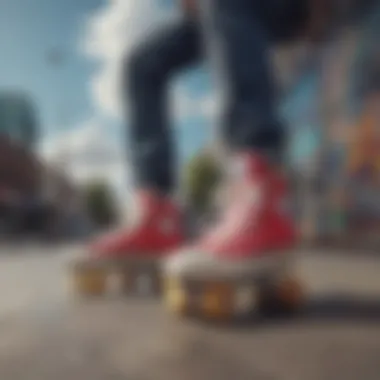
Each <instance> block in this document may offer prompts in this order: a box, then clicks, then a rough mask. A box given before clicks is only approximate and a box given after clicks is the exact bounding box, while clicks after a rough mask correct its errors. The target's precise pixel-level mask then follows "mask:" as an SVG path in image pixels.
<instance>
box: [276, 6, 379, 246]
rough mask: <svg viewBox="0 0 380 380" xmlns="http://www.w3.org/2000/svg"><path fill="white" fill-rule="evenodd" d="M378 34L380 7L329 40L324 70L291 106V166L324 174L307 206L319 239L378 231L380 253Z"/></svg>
mask: <svg viewBox="0 0 380 380" xmlns="http://www.w3.org/2000/svg"><path fill="white" fill-rule="evenodd" d="M379 35H380V5H379V4H378V5H377V6H376V8H375V9H373V10H372V12H371V14H370V15H369V16H368V17H367V18H366V19H364V20H362V21H361V22H360V23H359V24H357V25H355V27H347V28H346V29H345V30H342V31H341V33H340V34H339V35H337V36H335V37H334V38H332V39H330V42H329V43H328V44H327V45H326V46H325V47H324V49H323V51H322V54H321V55H320V57H319V58H320V65H319V70H318V69H317V70H314V71H313V72H310V73H309V74H308V75H307V76H305V77H304V78H302V80H300V82H299V86H298V87H297V88H295V90H294V91H293V92H292V93H291V94H289V96H288V98H287V99H286V102H285V104H284V108H283V111H284V115H285V117H286V119H287V120H288V122H289V125H291V130H290V132H291V136H292V137H291V144H290V148H291V149H290V156H289V158H290V162H291V163H292V165H293V166H294V167H295V168H296V169H297V170H298V172H299V173H301V174H302V172H303V174H305V172H307V171H308V170H310V168H312V167H318V169H319V170H317V175H318V176H319V178H318V181H316V182H315V183H314V184H311V185H310V184H308V185H307V192H308V196H306V197H305V199H303V202H304V209H309V210H310V209H312V210H313V213H311V214H310V215H309V216H308V217H307V218H306V219H307V220H306V221H304V222H306V223H307V224H310V223H311V224H313V228H314V235H315V237H317V238H328V239H330V238H333V240H334V239H335V238H338V240H342V241H344V240H345V239H348V238H349V237H355V239H357V237H358V236H363V238H364V239H367V237H368V233H369V232H372V233H374V234H375V235H377V236H378V237H379V241H378V243H379V246H380V45H379V44H378V36H379ZM301 177H302V176H301ZM310 219H312V220H310ZM335 240H336V239H335ZM357 240H358V239H357ZM367 240H368V239H367Z"/></svg>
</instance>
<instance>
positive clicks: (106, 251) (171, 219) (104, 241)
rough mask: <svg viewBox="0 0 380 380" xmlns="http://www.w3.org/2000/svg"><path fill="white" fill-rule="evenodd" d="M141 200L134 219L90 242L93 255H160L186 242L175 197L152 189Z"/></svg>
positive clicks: (131, 257) (143, 257) (118, 256)
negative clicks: (125, 225) (173, 200)
mask: <svg viewBox="0 0 380 380" xmlns="http://www.w3.org/2000/svg"><path fill="white" fill-rule="evenodd" d="M137 201H138V204H137V215H135V216H136V217H135V219H134V221H133V223H132V224H131V225H130V226H127V227H125V228H121V229H120V230H118V231H115V232H113V233H110V234H107V235H105V236H104V237H100V238H98V239H97V240H96V241H94V242H93V243H92V244H90V249H89V253H90V255H91V257H92V258H103V259H107V258H121V259H134V260H135V259H136V260H140V259H141V260H144V259H150V258H152V259H156V258H157V259H158V258H160V257H161V256H162V255H166V254H167V253H168V251H170V250H172V249H174V248H178V247H179V246H180V245H181V244H182V243H183V231H182V221H181V213H180V211H179V209H178V207H177V206H176V205H175V204H174V203H173V202H172V201H170V200H168V199H166V198H163V197H160V196H158V195H156V194H154V193H151V192H142V193H140V194H138V197H137Z"/></svg>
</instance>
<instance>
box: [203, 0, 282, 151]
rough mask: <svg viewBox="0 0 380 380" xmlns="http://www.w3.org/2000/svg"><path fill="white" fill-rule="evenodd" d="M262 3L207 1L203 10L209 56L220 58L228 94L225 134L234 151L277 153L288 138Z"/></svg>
mask: <svg viewBox="0 0 380 380" xmlns="http://www.w3.org/2000/svg"><path fill="white" fill-rule="evenodd" d="M260 3H261V1H259V0H206V1H204V2H203V8H202V12H201V13H202V18H203V26H204V34H205V36H206V38H207V40H208V43H209V52H210V55H211V58H214V57H215V58H216V59H218V62H217V65H215V68H219V69H220V70H219V74H220V79H221V80H222V84H223V90H224V95H225V105H224V109H225V115H224V121H223V127H222V133H223V137H224V141H226V142H228V145H229V147H230V148H231V149H232V150H238V151H241V150H251V149H254V150H257V149H259V150H266V151H267V150H272V149H273V150H279V149H280V148H281V146H282V144H283V139H284V136H283V135H284V133H283V128H282V126H281V123H280V122H279V120H278V117H277V114H276V111H275V108H276V97H275V86H274V83H273V79H272V73H271V65H270V59H269V48H270V38H271V37H270V31H269V30H268V29H269V28H268V27H266V23H265V20H264V18H265V17H263V16H264V15H265V14H264V12H263V8H262V7H261V6H260ZM261 5H262V4H261Z"/></svg>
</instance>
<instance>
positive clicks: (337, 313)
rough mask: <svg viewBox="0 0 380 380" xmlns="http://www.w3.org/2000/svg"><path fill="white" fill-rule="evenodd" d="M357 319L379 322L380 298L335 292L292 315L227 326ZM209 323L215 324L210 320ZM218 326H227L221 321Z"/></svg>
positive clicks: (251, 317) (256, 318)
mask: <svg viewBox="0 0 380 380" xmlns="http://www.w3.org/2000/svg"><path fill="white" fill-rule="evenodd" d="M336 321H341V322H355V323H362V324H368V323H369V324H371V323H379V324H380V299H360V298H358V297H348V296H341V295H338V294H337V295H332V296H326V297H323V298H322V297H321V298H318V299H313V300H310V301H309V302H307V303H306V304H305V305H304V307H303V308H302V310H300V311H299V312H297V314H293V315H281V314H279V313H273V314H270V315H265V316H258V315H249V316H246V317H245V318H243V319H240V320H236V321H234V322H233V323H232V324H231V323H229V324H228V327H230V328H232V329H251V328H252V327H259V326H260V327H263V326H268V327H269V326H270V325H271V324H276V325H284V324H292V325H294V324H307V323H309V322H326V323H328V322H336ZM203 323H204V324H205V325H206V326H208V325H212V324H215V322H213V323H209V322H207V321H205V322H203ZM219 326H227V324H226V323H224V322H220V324H219Z"/></svg>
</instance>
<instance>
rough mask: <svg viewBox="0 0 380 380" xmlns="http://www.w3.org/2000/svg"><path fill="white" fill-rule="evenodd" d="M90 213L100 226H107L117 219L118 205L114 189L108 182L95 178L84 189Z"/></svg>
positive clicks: (92, 219)
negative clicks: (113, 193) (113, 192)
mask: <svg viewBox="0 0 380 380" xmlns="http://www.w3.org/2000/svg"><path fill="white" fill-rule="evenodd" d="M83 195H84V201H85V205H86V209H87V212H88V215H89V217H90V219H91V221H92V222H93V223H95V225H97V226H99V227H106V226H109V225H111V224H113V223H114V222H115V221H116V217H117V215H116V205H115V203H114V198H113V195H112V191H111V189H110V187H109V186H108V185H107V183H106V182H104V181H102V180H93V181H90V182H89V183H87V184H86V186H85V187H84V190H83Z"/></svg>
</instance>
